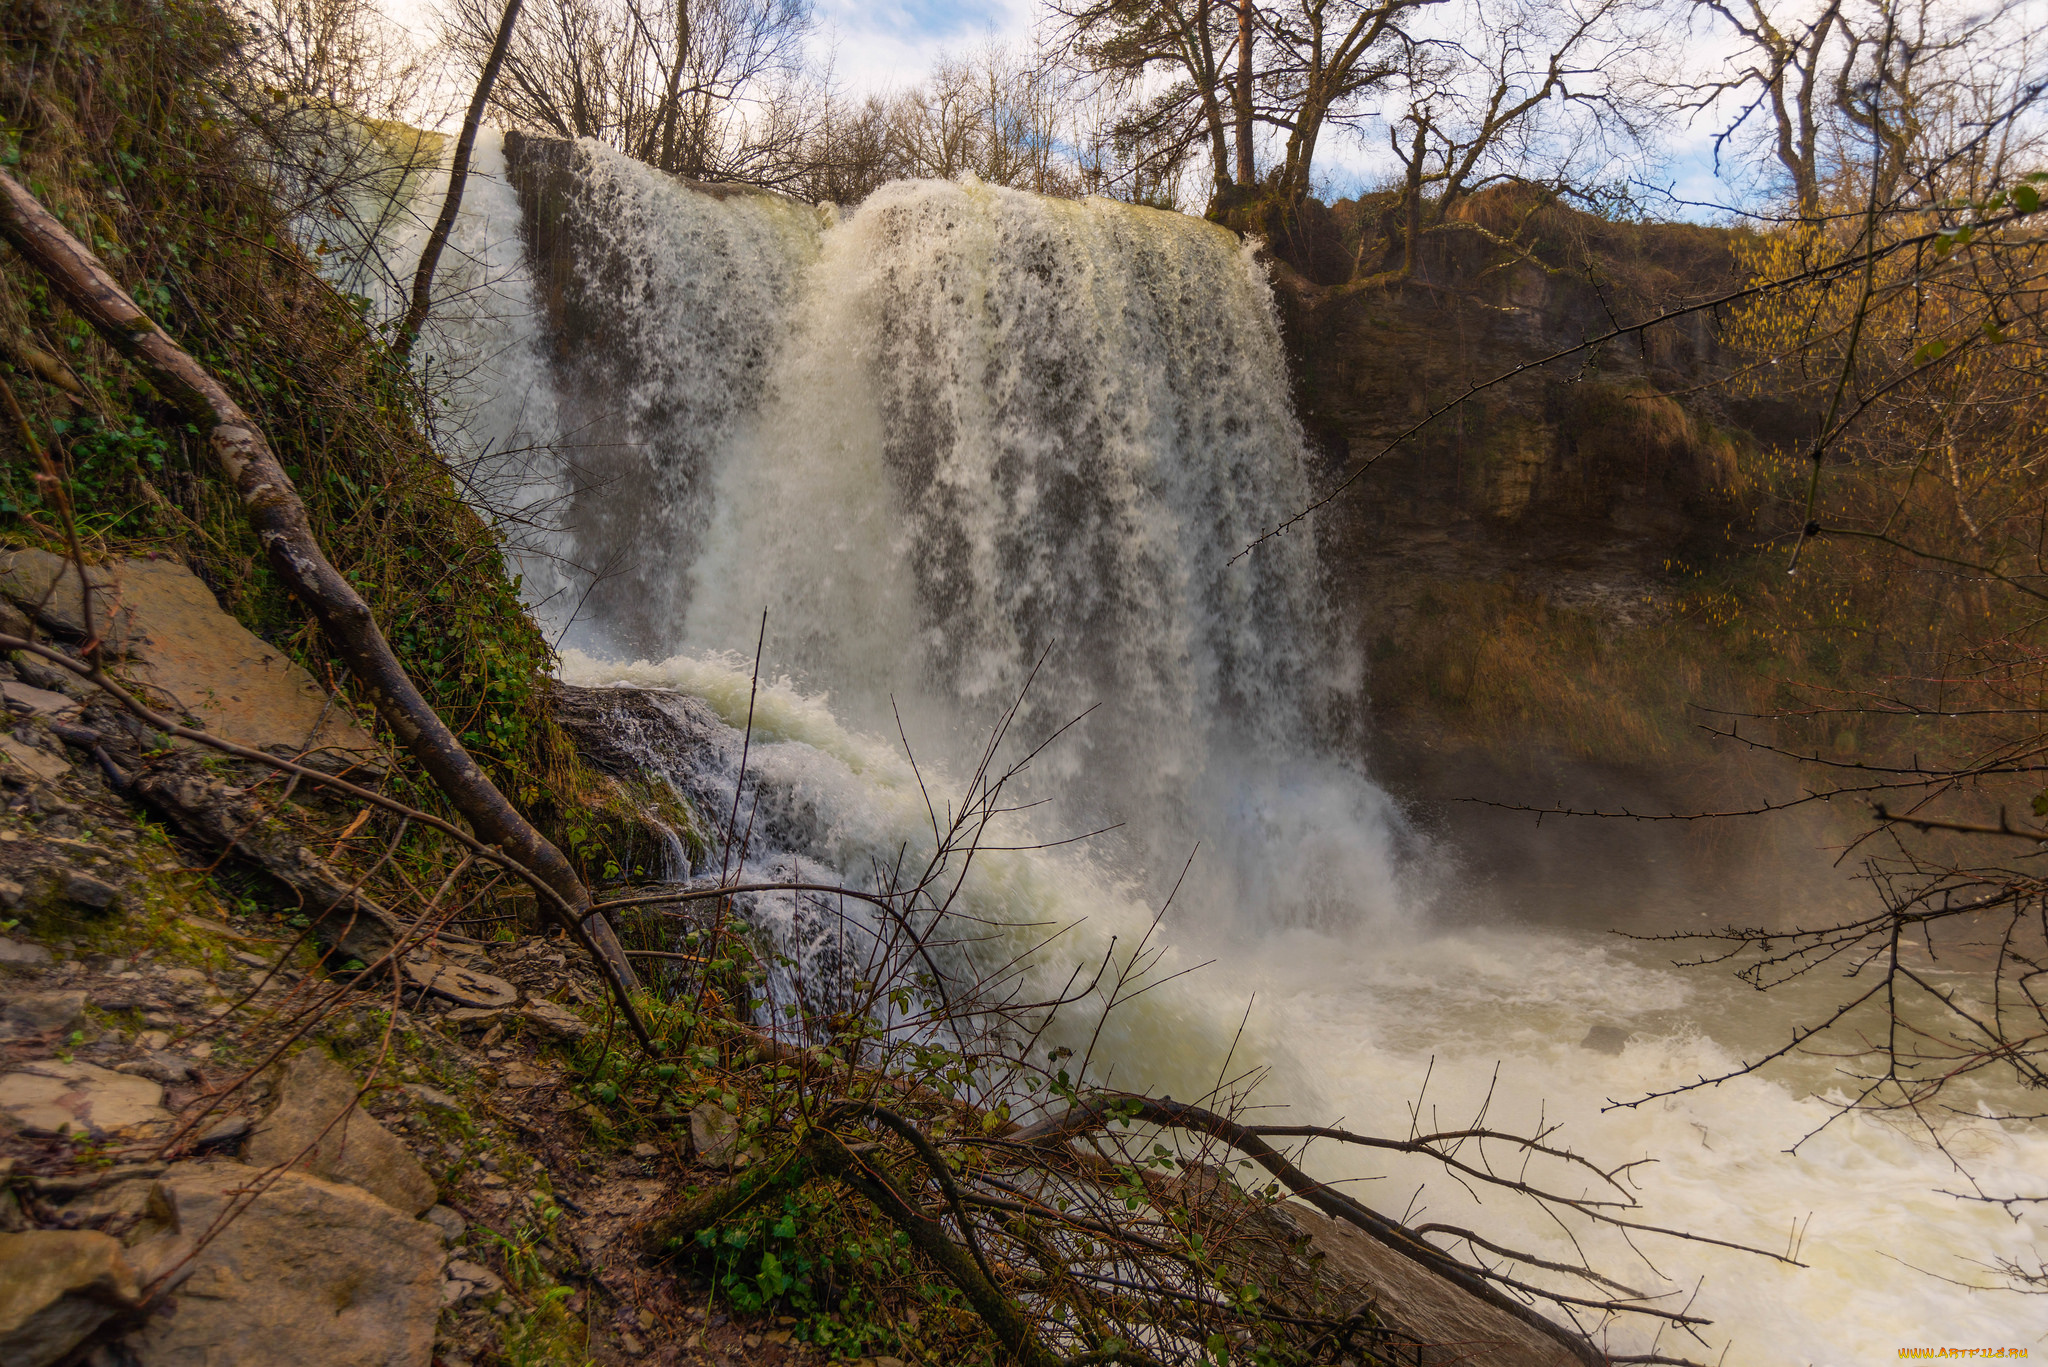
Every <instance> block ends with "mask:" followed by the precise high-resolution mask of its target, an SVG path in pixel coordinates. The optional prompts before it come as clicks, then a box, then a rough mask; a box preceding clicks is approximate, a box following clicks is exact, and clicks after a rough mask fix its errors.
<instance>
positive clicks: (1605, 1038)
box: [1579, 1025, 1633, 1054]
mask: <svg viewBox="0 0 2048 1367" xmlns="http://www.w3.org/2000/svg"><path fill="white" fill-rule="evenodd" d="M1632 1033H1633V1032H1632V1031H1630V1030H1627V1029H1625V1028H1623V1027H1622V1026H1619V1025H1596V1026H1594V1027H1593V1028H1592V1029H1591V1030H1588V1031H1587V1032H1586V1037H1585V1038H1584V1039H1582V1040H1580V1041H1579V1048H1581V1049H1591V1050H1592V1051H1593V1052H1594V1053H1596V1054H1619V1053H1620V1052H1621V1051H1622V1050H1623V1049H1625V1048H1627V1047H1628V1037H1629V1035H1630V1034H1632Z"/></svg>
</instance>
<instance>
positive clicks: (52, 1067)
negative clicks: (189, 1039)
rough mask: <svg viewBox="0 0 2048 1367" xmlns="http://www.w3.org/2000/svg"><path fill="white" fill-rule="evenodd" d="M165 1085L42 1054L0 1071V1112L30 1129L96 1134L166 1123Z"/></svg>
mask: <svg viewBox="0 0 2048 1367" xmlns="http://www.w3.org/2000/svg"><path fill="white" fill-rule="evenodd" d="M163 1099H164V1089H163V1088H162V1087H161V1086H159V1085H158V1084H157V1083H154V1082H151V1081H150V1080H149V1079H148V1078H140V1077H131V1076H129V1075H128V1074H126V1073H117V1072H114V1071H113V1070H112V1069H110V1068H101V1067H98V1066H96V1065H94V1064H90V1063H76V1062H73V1063H65V1062H64V1061H62V1060H61V1059H42V1060H39V1061H37V1062H34V1063H25V1064H22V1065H20V1067H18V1068H17V1069H16V1070H15V1071H13V1072H10V1073H8V1074H6V1075H5V1076H0V1115H5V1116H6V1117H7V1118H8V1119H9V1120H12V1121H13V1122H14V1123H15V1124H16V1125H18V1126H20V1127H21V1128H22V1129H24V1130H26V1131H28V1132H29V1133H31V1134H63V1133H64V1132H65V1131H67V1130H70V1131H74V1132H84V1133H87V1134H94V1135H111V1134H121V1133H124V1132H128V1131H133V1130H138V1129H142V1128H144V1127H153V1126H157V1125H168V1124H169V1123H170V1119H171V1115H170V1112H168V1111H166V1110H165V1109H164V1108H163Z"/></svg>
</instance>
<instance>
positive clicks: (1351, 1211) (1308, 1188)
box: [1007, 1092, 1607, 1367]
mask: <svg viewBox="0 0 2048 1367" xmlns="http://www.w3.org/2000/svg"><path fill="white" fill-rule="evenodd" d="M1125 1118H1128V1119H1131V1120H1139V1121H1143V1122H1144V1123H1146V1124H1148V1125H1158V1126H1162V1127H1164V1128H1168V1129H1176V1130H1189V1131H1193V1132H1194V1133H1197V1134H1205V1135H1208V1136H1209V1137H1210V1138H1212V1139H1217V1140H1220V1141H1222V1142H1223V1143H1225V1144H1228V1145H1230V1147H1232V1148H1234V1149H1236V1150H1237V1151H1238V1152H1239V1153H1242V1154H1244V1155H1245V1156H1246V1157H1247V1158H1250V1159H1251V1160H1252V1161H1253V1162H1255V1163H1257V1164H1258V1165H1259V1166H1260V1167H1262V1168H1264V1169H1265V1170H1266V1171H1267V1172H1270V1173H1272V1174H1273V1176H1274V1177H1276V1178H1278V1179H1279V1180H1280V1182H1281V1184H1282V1185H1283V1186H1285V1187H1286V1188H1287V1189H1288V1190H1289V1191H1291V1192H1293V1193H1294V1195H1296V1196H1297V1197H1299V1198H1300V1199H1302V1200H1303V1201H1306V1202H1308V1203H1309V1204H1310V1205H1311V1206H1313V1207H1315V1208H1316V1209H1317V1210H1319V1211H1321V1212H1322V1213H1323V1214H1324V1215H1326V1216H1328V1217H1330V1218H1331V1219H1333V1220H1337V1221H1341V1222H1342V1223H1344V1224H1346V1225H1348V1226H1350V1227H1352V1228H1354V1229H1357V1230H1361V1231H1363V1232H1364V1233H1366V1234H1368V1235H1370V1236H1371V1237H1372V1238H1374V1239H1376V1240H1378V1241H1379V1242H1380V1243H1381V1244H1384V1245H1385V1246H1386V1247H1388V1248H1390V1249H1392V1250H1393V1251H1394V1252H1396V1253H1399V1254H1400V1255H1401V1256H1403V1257H1404V1258H1407V1259H1410V1260H1411V1261H1413V1262H1416V1263H1419V1264H1420V1265H1421V1266H1423V1267H1425V1268H1427V1269H1428V1270H1429V1271H1430V1272H1432V1273H1434V1274H1436V1275H1437V1276H1438V1277H1441V1278H1443V1279H1444V1280H1445V1281H1447V1282H1449V1283H1451V1284H1452V1285H1454V1286H1456V1287H1458V1288H1459V1289H1460V1290H1462V1291H1464V1292H1466V1293H1468V1294H1470V1295H1472V1296H1474V1297H1477V1298H1478V1299H1479V1300H1481V1301H1484V1302H1486V1303H1487V1304H1488V1305H1490V1306H1492V1307H1493V1308H1494V1309H1496V1310H1498V1311H1501V1312H1503V1313H1505V1314H1507V1315H1510V1316H1512V1317H1513V1318H1515V1319H1517V1320H1519V1321H1521V1322H1522V1323H1523V1324H1525V1325H1528V1326H1529V1327H1530V1328H1532V1329H1535V1330H1538V1331H1540V1332H1541V1333H1543V1334H1545V1335H1547V1336H1549V1337H1550V1338H1552V1339H1554V1340H1555V1341H1556V1342H1557V1343H1558V1344H1559V1345H1560V1346H1561V1347H1563V1348H1564V1349H1566V1350H1567V1351H1568V1352H1570V1354H1571V1355H1572V1356H1573V1357H1574V1358H1575V1359H1577V1360H1578V1361H1579V1362H1582V1363H1584V1364H1586V1367H1606V1362H1607V1355H1606V1354H1604V1353H1602V1352H1601V1351H1600V1350H1599V1349H1598V1348H1596V1347H1594V1346H1593V1344H1592V1343H1590V1342H1589V1341H1588V1340H1587V1339H1586V1338H1585V1337H1584V1336H1583V1335H1581V1334H1577V1333H1574V1332H1572V1331H1571V1330H1569V1329H1567V1328H1565V1327H1564V1326H1563V1325H1561V1324H1558V1323H1556V1322H1554V1321H1553V1320H1551V1319H1549V1318H1548V1317H1546V1316H1544V1315H1540V1314H1538V1313H1537V1312H1536V1311H1534V1310H1532V1309H1530V1308H1529V1307H1528V1306H1526V1305H1523V1304H1522V1303H1521V1302H1519V1301H1517V1300H1515V1299H1514V1298H1512V1297H1510V1296H1508V1295H1507V1294H1506V1293H1505V1292H1503V1291H1501V1290H1499V1289H1498V1288H1496V1287H1494V1286H1492V1285H1490V1284H1488V1282H1487V1281H1486V1279H1485V1278H1483V1277H1481V1276H1479V1275H1478V1274H1477V1273H1475V1272H1474V1271H1472V1270H1471V1269H1470V1268H1467V1267H1465V1266H1463V1265H1461V1264H1460V1263H1458V1262H1457V1261H1456V1260H1454V1259H1452V1258H1449V1257H1446V1256H1445V1255H1444V1254H1443V1253H1442V1252H1441V1251H1439V1250H1438V1249H1436V1248H1435V1247H1433V1246H1431V1245H1430V1244H1427V1243H1425V1242H1423V1240H1422V1239H1420V1238H1419V1237H1417V1236H1416V1235H1415V1234H1413V1233H1411V1232H1410V1231H1409V1230H1408V1229H1407V1228H1406V1227H1404V1226H1402V1225H1400V1224H1398V1223H1396V1222H1395V1221H1392V1220H1389V1219H1388V1218H1387V1217H1386V1216H1384V1215H1381V1214H1380V1213H1379V1212H1377V1211H1375V1210H1373V1209H1371V1208H1370V1207H1368V1206H1366V1205H1364V1204H1362V1203H1360V1202H1358V1201H1355V1200H1353V1199H1352V1198H1351V1197H1349V1196H1346V1195H1344V1194H1343V1193H1342V1192H1338V1191H1333V1190H1332V1189H1331V1188H1330V1187H1329V1186H1327V1185H1326V1184H1324V1183H1321V1182H1318V1181H1316V1180H1315V1179H1314V1178H1312V1177H1310V1176H1309V1175H1308V1174H1307V1173H1305V1172H1303V1171H1302V1170H1301V1169H1300V1168H1298V1167H1296V1166H1295V1165H1294V1163H1293V1162H1291V1161H1290V1160H1289V1159H1288V1157H1287V1156H1286V1155H1285V1154H1283V1153H1281V1152H1280V1151H1279V1150H1278V1149H1276V1148H1274V1147H1273V1146H1272V1145H1271V1144H1269V1143H1267V1142H1266V1140H1265V1139H1264V1138H1262V1137H1261V1136H1260V1135H1258V1134H1257V1133H1256V1132H1254V1131H1253V1130H1252V1129H1251V1128H1249V1127H1247V1126H1244V1125H1240V1124H1238V1123H1237V1122H1236V1121H1234V1120H1231V1119H1230V1118H1229V1117H1227V1116H1221V1115H1218V1114H1216V1113H1215V1112H1214V1111H1210V1110H1205V1109H1203V1108H1202V1107H1200V1106H1191V1105H1189V1104H1188V1103H1186V1102H1182V1101H1173V1100H1168V1099H1161V1098H1153V1097H1148V1096H1138V1095H1135V1094H1133V1093H1127V1092H1103V1093H1098V1094H1095V1095H1093V1096H1089V1097H1085V1098H1083V1099H1081V1100H1080V1101H1079V1102H1077V1103H1076V1104H1075V1105H1073V1106H1072V1107H1070V1108H1068V1109H1067V1110H1066V1111H1063V1112H1061V1113H1060V1114H1059V1115H1056V1116H1053V1117H1051V1118H1049V1119H1047V1120H1044V1121H1042V1122H1040V1123H1039V1124H1036V1125H1033V1126H1031V1127H1029V1128H1027V1129H1023V1130H1019V1131H1017V1132H1016V1133H1014V1134H1012V1135H1009V1136H1007V1138H1008V1141H1009V1142H1010V1143H1019V1144H1033V1145H1039V1146H1048V1147H1050V1146H1062V1145H1064V1143H1065V1141H1066V1140H1068V1139H1070V1138H1074V1137H1076V1136H1078V1135H1081V1134H1085V1133H1087V1132H1088V1131H1090V1130H1096V1129H1101V1128H1102V1127H1103V1126H1105V1125H1108V1124H1111V1123H1112V1122H1115V1121H1118V1120H1122V1119H1125Z"/></svg>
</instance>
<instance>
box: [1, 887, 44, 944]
mask: <svg viewBox="0 0 2048 1367" xmlns="http://www.w3.org/2000/svg"><path fill="white" fill-rule="evenodd" d="M27 891H28V890H27V889H26V888H24V887H22V885H21V884H19V883H17V882H15V881H14V880H13V879H12V878H0V907H6V908H7V909H8V910H9V911H13V910H14V909H15V908H16V907H19V906H20V905H21V899H22V898H23V896H25V895H26V893H27ZM0 944H6V945H8V946H9V949H8V950H7V951H5V953H4V954H0V963H27V964H46V963H48V962H50V951H49V950H47V949H44V948H43V947H42V946H41V945H24V944H17V943H16V942H15V941H13V940H6V941H0ZM17 952H18V953H20V954H25V955H27V956H28V957H27V958H19V957H9V956H12V955H15V954H16V953H17Z"/></svg>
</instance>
